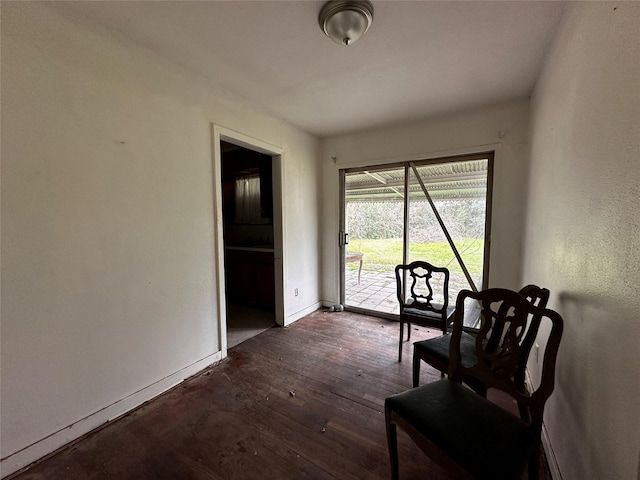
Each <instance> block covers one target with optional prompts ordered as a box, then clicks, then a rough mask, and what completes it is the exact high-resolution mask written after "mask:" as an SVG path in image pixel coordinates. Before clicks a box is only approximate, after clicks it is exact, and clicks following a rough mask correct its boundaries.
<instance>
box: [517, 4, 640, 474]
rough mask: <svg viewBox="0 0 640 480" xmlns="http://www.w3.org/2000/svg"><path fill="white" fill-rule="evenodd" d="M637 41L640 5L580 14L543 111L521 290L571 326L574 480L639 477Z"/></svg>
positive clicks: (566, 446)
mask: <svg viewBox="0 0 640 480" xmlns="http://www.w3.org/2000/svg"><path fill="white" fill-rule="evenodd" d="M639 31H640V4H638V3H633V2H630V3H624V2H579V3H577V4H575V5H574V6H573V8H572V9H571V10H569V12H568V15H567V16H566V17H565V19H564V22H563V24H562V27H561V29H560V31H559V34H558V36H557V37H556V40H555V43H554V45H553V48H552V50H551V52H550V55H549V57H548V60H547V64H546V68H545V70H544V73H543V75H542V77H541V79H540V80H539V82H538V85H537V87H536V91H535V96H534V101H533V107H532V109H533V120H532V149H531V168H532V170H531V184H530V193H529V196H530V208H529V215H528V222H527V228H526V235H525V251H524V259H525V266H524V277H523V281H524V282H530V281H531V282H536V283H540V284H542V285H544V286H546V287H548V288H549V289H550V290H551V292H552V298H551V302H550V305H551V307H552V308H554V309H557V310H558V311H559V312H560V313H561V314H562V315H563V317H564V320H565V333H564V337H563V340H562V345H561V350H560V355H559V363H558V368H557V382H556V385H557V389H556V391H555V392H554V394H553V396H552V397H551V399H550V403H549V404H548V408H547V411H546V413H547V415H546V425H547V429H548V431H549V435H550V438H551V443H552V445H553V448H554V451H555V454H556V457H557V460H558V466H559V468H560V471H561V473H562V478H563V479H564V480H573V479H575V480H581V479H585V478H591V479H605V478H606V479H619V480H631V479H635V478H639V475H640V471H639V468H640V467H639V465H640V413H639V412H640V400H639V399H640V347H639V345H640V315H639V313H638V312H640V295H638V279H639V278H640V208H638V207H639V201H640V200H639V199H640V35H638V32H639ZM536 367H537V366H536V365H531V370H532V372H534V373H535V372H536Z"/></svg>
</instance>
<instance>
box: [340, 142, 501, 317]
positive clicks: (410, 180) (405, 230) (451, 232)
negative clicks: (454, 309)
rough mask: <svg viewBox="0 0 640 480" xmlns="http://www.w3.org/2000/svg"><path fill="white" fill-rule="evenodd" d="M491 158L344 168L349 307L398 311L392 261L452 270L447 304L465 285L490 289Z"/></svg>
mask: <svg viewBox="0 0 640 480" xmlns="http://www.w3.org/2000/svg"><path fill="white" fill-rule="evenodd" d="M492 160H493V154H482V155H469V156H465V157H456V158H455V159H453V158H452V159H442V160H441V161H422V162H404V163H402V164H396V165H393V166H387V167H384V168H379V167H378V168H368V169H357V170H356V169H350V170H343V171H342V174H343V177H341V178H342V191H343V195H344V196H343V208H342V211H341V222H342V232H343V235H342V237H341V239H342V242H341V255H343V256H344V257H343V259H342V262H341V265H342V266H343V268H342V275H343V277H342V280H343V281H342V285H343V290H342V303H343V304H344V305H345V307H347V308H349V309H352V310H356V311H357V310H366V311H367V312H366V313H378V314H383V315H385V316H386V315H396V314H398V313H399V306H398V301H397V297H396V281H395V266H396V265H398V264H401V263H408V262H412V261H414V260H425V261H427V262H429V263H431V264H433V265H436V266H440V267H447V268H448V269H449V271H450V274H451V276H450V279H449V303H450V304H455V301H456V298H457V295H458V292H460V290H462V289H470V290H481V289H483V288H486V286H487V283H488V279H487V278H486V272H487V265H488V250H489V249H488V246H489V245H488V242H487V241H486V239H487V238H490V236H489V228H488V225H490V222H489V213H488V212H489V211H490V204H491V201H490V197H491V190H490V188H489V185H490V179H491V167H492ZM438 290H439V289H438ZM436 300H437V299H436Z"/></svg>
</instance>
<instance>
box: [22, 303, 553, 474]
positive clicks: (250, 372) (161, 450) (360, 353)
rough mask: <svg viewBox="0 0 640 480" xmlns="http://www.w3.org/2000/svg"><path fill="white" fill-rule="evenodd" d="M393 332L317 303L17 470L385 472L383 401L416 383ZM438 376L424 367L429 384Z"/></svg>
mask: <svg viewBox="0 0 640 480" xmlns="http://www.w3.org/2000/svg"><path fill="white" fill-rule="evenodd" d="M438 334H439V332H437V331H435V330H430V329H424V328H417V329H415V330H412V341H414V340H419V339H423V338H427V337H429V336H435V335H438ZM397 339H398V324H397V323H395V322H391V321H388V320H383V319H379V318H374V317H367V316H363V315H357V314H353V313H349V312H341V313H325V312H323V311H318V312H314V313H312V314H310V315H308V316H307V317H305V318H303V319H301V320H299V321H297V322H295V323H294V324H293V325H291V326H289V327H287V328H272V329H269V330H267V331H265V332H264V333H261V334H260V335H258V336H257V337H254V338H251V339H249V340H247V341H245V342H243V343H241V344H240V345H238V346H237V347H234V348H233V349H231V350H230V351H229V357H228V359H226V360H224V361H222V362H220V363H219V364H217V365H215V366H213V367H211V368H209V369H207V370H206V371H204V372H201V373H200V374H198V375H196V376H194V377H192V378H190V379H188V380H186V381H185V382H183V383H182V384H181V385H180V386H178V387H177V388H175V389H173V390H171V391H169V392H166V393H165V394H163V395H162V396H160V397H158V398H157V399H155V400H153V401H151V402H149V403H147V404H145V405H143V406H141V407H140V408H138V409H137V410H135V411H133V412H130V413H129V414H128V415H125V416H124V417H122V418H120V419H118V420H117V421H114V422H112V423H111V424H109V425H107V426H105V427H103V428H101V429H99V430H97V431H95V432H93V433H91V434H89V435H87V436H85V437H84V438H83V439H81V440H80V441H79V442H77V443H75V444H73V445H71V446H69V447H66V448H63V449H61V450H60V451H59V452H57V453H56V454H54V455H52V456H50V457H49V458H48V459H46V460H44V461H42V462H40V463H38V464H36V465H33V466H32V467H31V468H30V469H29V470H27V471H25V472H23V473H21V474H16V475H14V476H12V477H10V478H11V479H12V480H41V479H58V478H60V479H78V480H85V479H91V480H103V479H113V478H120V479H135V480H145V479H153V480H158V479H160V480H162V479H179V480H182V479H194V480H198V479H213V480H218V479H220V480H222V479H224V480H229V479H237V480H254V479H278V480H281V479H283V480H286V479H313V480H365V479H366V480H376V479H386V478H389V461H388V453H387V446H386V434H385V424H384V412H383V405H384V398H385V397H387V396H389V395H391V394H394V393H398V392H401V391H404V390H406V389H408V388H410V387H411V355H412V350H411V349H412V343H411V342H406V343H405V345H404V352H403V353H404V358H405V361H404V362H402V363H398V361H397V346H398V345H397ZM439 378H440V375H439V372H436V371H435V370H433V369H431V368H430V367H427V366H423V368H422V376H421V379H422V381H423V382H428V381H434V380H438V379H439ZM292 392H293V394H292ZM399 452H400V459H401V478H403V479H405V480H409V479H422V478H424V477H425V476H426V475H428V476H429V478H431V479H436V480H454V479H453V478H452V477H451V475H450V474H448V473H447V471H446V469H443V468H440V467H437V466H434V465H432V464H430V462H429V460H428V459H427V458H426V456H425V455H424V454H423V453H422V452H421V451H420V450H419V449H418V448H417V447H416V446H415V444H414V443H413V442H412V441H411V440H410V439H409V438H408V437H407V436H406V435H405V434H404V433H403V432H400V435H399ZM541 478H542V480H544V479H545V478H549V477H545V476H544V475H542V476H541Z"/></svg>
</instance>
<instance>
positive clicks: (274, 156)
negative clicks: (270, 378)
mask: <svg viewBox="0 0 640 480" xmlns="http://www.w3.org/2000/svg"><path fill="white" fill-rule="evenodd" d="M211 131H212V138H211V141H212V151H213V159H212V164H213V193H214V195H213V207H214V208H213V224H214V241H215V245H214V256H215V272H214V278H215V280H216V286H217V288H216V299H217V305H218V309H217V312H218V338H219V345H218V348H219V349H220V351H221V356H222V358H224V357H226V356H227V300H226V298H227V297H226V289H225V270H224V225H223V216H222V152H221V149H220V142H221V141H225V142H228V143H232V144H234V145H238V146H239V147H243V148H246V149H249V150H253V151H255V152H259V153H263V154H265V155H269V156H270V157H271V169H272V174H273V175H272V177H273V180H272V183H273V248H274V253H273V257H274V277H275V320H276V323H277V324H278V325H280V326H284V319H285V312H284V291H285V290H284V258H283V257H284V248H283V244H284V218H283V209H282V186H283V162H284V150H283V149H282V148H280V147H278V146H276V145H272V144H270V143H267V142H264V141H262V140H259V139H257V138H254V137H251V136H249V135H246V134H244V133H240V132H237V131H235V130H231V129H229V128H226V127H223V126H221V125H216V124H212V125H211Z"/></svg>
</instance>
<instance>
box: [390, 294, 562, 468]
mask: <svg viewBox="0 0 640 480" xmlns="http://www.w3.org/2000/svg"><path fill="white" fill-rule="evenodd" d="M470 301H473V302H478V303H479V305H480V310H481V316H480V328H479V330H478V334H477V335H476V337H475V341H474V342H473V357H472V358H471V357H467V359H466V360H465V358H464V357H463V356H462V355H461V345H460V342H461V339H462V334H463V328H464V327H463V321H464V313H465V308H466V306H467V305H468V304H469V302H470ZM535 317H537V318H539V319H540V322H544V323H545V328H544V329H541V331H544V332H547V333H545V338H543V339H542V342H541V343H542V344H544V345H545V348H544V353H543V356H542V358H541V361H542V363H541V364H540V365H541V377H540V382H539V385H538V386H537V388H533V387H532V388H531V390H532V391H531V392H528V391H527V390H525V389H523V388H522V386H521V385H519V384H518V383H517V381H516V377H517V376H518V375H519V373H518V372H519V368H520V366H521V365H522V356H523V355H524V354H525V351H526V349H527V345H528V344H529V343H531V342H533V341H534V338H535V335H534V332H533V331H532V330H531V329H528V330H527V333H525V335H524V337H522V336H521V335H520V334H519V332H521V331H522V330H523V329H526V325H527V322H528V321H530V319H531V318H535ZM547 327H548V328H547ZM496 328H497V329H498V330H499V331H501V332H503V333H504V334H503V335H501V336H500V338H499V341H498V342H497V343H496V344H495V345H493V344H492V343H493V342H489V338H490V336H491V331H492V329H496ZM562 329H563V321H562V317H560V315H559V314H558V313H556V312H554V311H552V310H548V309H543V308H541V307H537V306H535V305H533V304H532V303H531V302H530V301H528V300H527V299H525V298H524V297H523V296H522V295H520V294H519V293H517V292H514V291H511V290H506V289H500V288H494V289H488V290H484V291H481V292H477V293H474V292H471V291H469V290H463V291H461V292H460V294H459V295H458V299H457V302H456V312H455V316H454V320H453V332H452V338H451V342H450V357H451V362H450V367H449V371H448V373H449V376H448V378H445V379H442V380H438V381H436V382H432V383H428V384H425V385H421V386H419V387H417V388H412V389H410V390H407V391H406V392H403V393H400V394H398V395H394V396H391V397H388V398H387V399H385V421H386V429H387V444H388V448H389V457H390V461H391V478H392V479H393V480H397V479H398V475H399V457H398V439H397V427H398V426H399V427H400V428H401V429H402V430H404V431H405V432H406V433H407V434H408V435H409V436H410V437H411V438H412V440H413V441H414V442H415V443H416V444H417V445H418V446H419V447H420V448H421V449H422V450H423V451H424V453H425V454H426V455H428V456H429V457H430V458H431V459H432V460H433V461H434V462H436V463H439V464H441V465H443V466H445V467H446V468H447V471H448V472H449V473H451V474H452V475H453V476H454V477H455V478H460V479H463V478H475V479H476V480H477V479H486V480H489V479H491V480H503V479H511V480H513V479H518V478H520V476H521V474H522V473H523V471H524V469H525V468H526V467H527V465H528V467H529V468H528V470H529V477H528V478H529V479H531V480H533V479H535V478H537V474H538V470H537V467H538V457H539V453H540V440H541V438H540V437H541V429H542V416H543V412H544V406H545V403H546V401H547V399H548V398H549V396H550V395H551V393H552V392H553V388H554V378H555V366H556V357H557V353H558V347H559V345H560V339H561V337H562ZM490 344H491V348H489V345H490ZM472 377H473V378H475V379H477V381H478V382H480V383H482V384H484V385H486V386H487V387H489V388H492V389H494V388H495V389H497V390H500V394H501V395H504V396H505V397H506V398H507V399H509V400H515V402H516V403H517V404H518V405H521V406H522V407H523V408H525V409H526V410H527V415H526V416H523V415H518V414H517V413H516V412H514V411H513V410H514V407H513V403H511V402H500V403H494V402H492V401H490V400H487V399H486V398H484V397H483V396H481V395H478V394H477V393H475V392H474V391H473V390H471V389H469V388H467V387H466V386H464V385H462V383H461V382H462V380H463V379H469V378H472ZM503 406H504V408H503ZM507 408H508V409H507Z"/></svg>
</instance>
